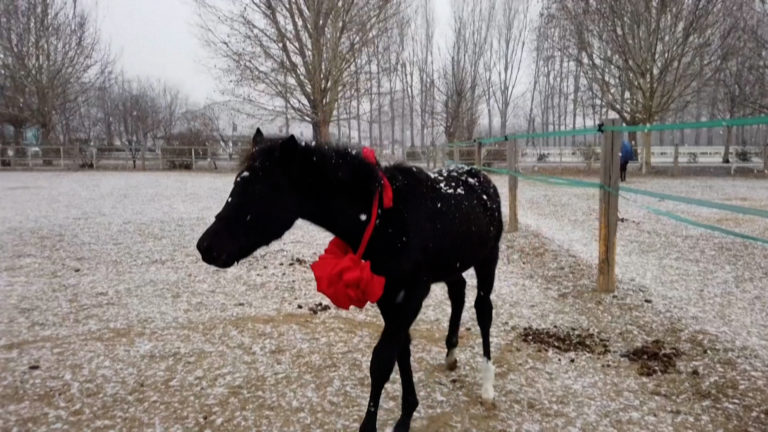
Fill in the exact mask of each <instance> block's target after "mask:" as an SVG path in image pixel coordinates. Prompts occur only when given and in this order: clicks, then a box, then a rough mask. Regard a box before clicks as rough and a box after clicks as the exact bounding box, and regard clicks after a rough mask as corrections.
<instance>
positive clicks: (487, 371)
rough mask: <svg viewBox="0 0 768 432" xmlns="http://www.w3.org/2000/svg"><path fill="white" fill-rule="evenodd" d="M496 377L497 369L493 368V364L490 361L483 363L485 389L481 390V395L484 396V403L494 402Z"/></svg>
mask: <svg viewBox="0 0 768 432" xmlns="http://www.w3.org/2000/svg"><path fill="white" fill-rule="evenodd" d="M494 376H495V369H494V367H493V364H492V363H491V361H490V360H487V359H486V360H485V361H484V362H483V366H482V383H483V387H482V390H481V393H480V394H481V395H482V396H483V401H485V402H493V396H494V395H493V381H494Z"/></svg>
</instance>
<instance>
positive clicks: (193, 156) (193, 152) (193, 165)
mask: <svg viewBox="0 0 768 432" xmlns="http://www.w3.org/2000/svg"><path fill="white" fill-rule="evenodd" d="M194 170H195V148H194V147H192V171H194Z"/></svg>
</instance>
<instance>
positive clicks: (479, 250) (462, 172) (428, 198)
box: [386, 166, 503, 281]
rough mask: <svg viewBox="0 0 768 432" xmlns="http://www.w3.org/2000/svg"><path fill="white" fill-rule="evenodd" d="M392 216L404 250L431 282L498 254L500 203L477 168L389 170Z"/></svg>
mask: <svg viewBox="0 0 768 432" xmlns="http://www.w3.org/2000/svg"><path fill="white" fill-rule="evenodd" d="M386 174H387V176H388V177H389V178H390V181H391V182H392V186H393V189H394V195H395V199H394V202H395V213H396V214H399V215H400V216H401V217H402V220H401V221H399V223H397V225H399V226H401V229H402V234H403V237H404V239H403V240H406V243H407V247H405V248H404V250H403V252H405V253H406V255H408V258H409V259H413V260H416V262H417V263H420V264H421V265H422V266H423V267H424V270H425V271H426V273H427V276H428V277H429V278H430V279H432V280H433V281H437V280H443V279H444V278H446V277H450V276H451V275H453V274H456V273H458V272H463V271H465V270H467V269H468V268H470V267H473V266H474V265H475V264H476V263H477V262H478V260H482V259H485V258H486V257H487V256H488V255H489V254H494V253H497V252H498V243H499V239H500V237H501V232H502V229H503V226H502V225H503V224H502V217H501V200H500V198H499V193H498V190H497V189H496V186H495V185H494V184H493V182H492V181H491V179H490V178H488V176H486V175H485V174H483V173H482V172H481V171H479V170H477V169H475V168H469V167H455V168H448V169H441V170H437V171H435V172H430V173H427V172H425V171H423V170H421V169H418V168H413V167H408V166H394V167H388V168H387V170H386Z"/></svg>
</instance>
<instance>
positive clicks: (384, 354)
mask: <svg viewBox="0 0 768 432" xmlns="http://www.w3.org/2000/svg"><path fill="white" fill-rule="evenodd" d="M395 327H396V326H394V325H389V324H385V325H384V331H383V332H382V333H381V337H379V342H377V343H376V346H375V347H374V348H373V355H372V356H371V369H370V373H371V394H370V396H369V398H368V408H367V410H366V411H365V418H364V419H363V423H362V424H361V425H360V431H361V432H374V431H375V430H376V419H377V416H378V413H379V400H380V399H381V392H382V391H383V390H384V385H385V384H386V383H387V381H389V377H390V375H392V370H393V369H394V368H395V361H396V360H397V354H398V351H399V350H400V346H401V345H402V344H403V341H404V340H405V338H407V337H408V330H407V329H406V330H405V331H402V330H401V329H399V328H395Z"/></svg>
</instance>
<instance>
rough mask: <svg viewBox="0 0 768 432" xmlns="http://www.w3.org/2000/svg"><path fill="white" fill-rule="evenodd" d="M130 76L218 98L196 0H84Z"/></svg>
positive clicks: (193, 95)
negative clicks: (201, 39) (200, 34)
mask: <svg viewBox="0 0 768 432" xmlns="http://www.w3.org/2000/svg"><path fill="white" fill-rule="evenodd" d="M85 1H86V3H87V4H88V5H89V7H90V8H91V9H92V10H93V11H94V14H95V16H96V18H97V20H98V24H99V28H100V29H101V33H102V35H103V37H104V38H105V39H106V40H107V41H108V43H109V44H110V46H111V48H112V51H113V52H114V53H115V54H116V56H117V59H118V66H119V67H120V68H122V70H124V71H125V72H126V74H128V75H129V76H144V77H150V78H159V79H163V80H165V81H167V82H169V83H172V84H174V85H176V86H178V87H179V88H180V89H181V90H182V91H183V92H184V93H185V94H187V95H188V96H189V97H190V98H191V99H192V101H193V102H196V103H203V102H205V100H206V99H217V97H216V94H215V90H216V81H215V78H214V73H213V71H212V70H210V69H209V68H208V67H207V65H210V64H211V62H210V56H209V55H208V53H207V52H206V50H205V49H204V47H203V46H202V44H201V43H200V42H199V41H198V38H197V37H196V29H195V19H196V17H195V13H194V7H193V5H192V2H191V0H85Z"/></svg>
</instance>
